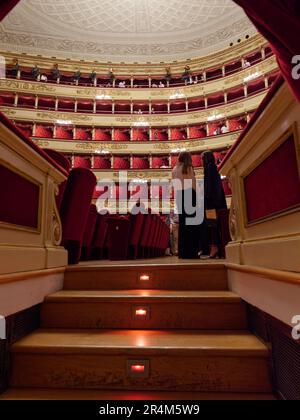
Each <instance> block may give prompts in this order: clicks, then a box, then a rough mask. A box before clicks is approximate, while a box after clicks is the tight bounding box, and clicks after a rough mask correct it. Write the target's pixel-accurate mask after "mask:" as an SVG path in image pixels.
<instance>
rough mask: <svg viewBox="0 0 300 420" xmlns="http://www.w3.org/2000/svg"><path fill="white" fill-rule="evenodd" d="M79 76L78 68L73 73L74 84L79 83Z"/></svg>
mask: <svg viewBox="0 0 300 420" xmlns="http://www.w3.org/2000/svg"><path fill="white" fill-rule="evenodd" d="M80 78H81V71H80V70H79V69H78V70H76V72H75V73H74V83H75V85H76V86H78V85H79V81H80Z"/></svg>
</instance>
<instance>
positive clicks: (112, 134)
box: [111, 127, 115, 141]
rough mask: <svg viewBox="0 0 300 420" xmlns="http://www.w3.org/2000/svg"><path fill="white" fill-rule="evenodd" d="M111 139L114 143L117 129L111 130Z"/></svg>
mask: <svg viewBox="0 0 300 420" xmlns="http://www.w3.org/2000/svg"><path fill="white" fill-rule="evenodd" d="M111 139H112V140H113V141H114V140H115V128H114V127H112V129H111Z"/></svg>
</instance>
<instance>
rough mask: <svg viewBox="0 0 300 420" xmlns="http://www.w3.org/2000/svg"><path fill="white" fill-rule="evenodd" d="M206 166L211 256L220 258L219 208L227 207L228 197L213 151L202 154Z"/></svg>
mask: <svg viewBox="0 0 300 420" xmlns="http://www.w3.org/2000/svg"><path fill="white" fill-rule="evenodd" d="M202 161H203V167H204V207H205V225H206V227H207V229H208V234H209V245H210V255H209V258H212V259H214V258H218V257H219V254H220V232H219V227H218V210H223V209H227V203H226V197H225V193H224V189H223V184H222V180H221V176H220V174H219V172H218V168H217V165H216V161H215V156H214V154H213V153H212V152H211V151H207V152H204V153H203V154H202Z"/></svg>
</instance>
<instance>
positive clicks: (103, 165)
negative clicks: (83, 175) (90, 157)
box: [94, 156, 111, 169]
mask: <svg viewBox="0 0 300 420" xmlns="http://www.w3.org/2000/svg"><path fill="white" fill-rule="evenodd" d="M94 169H111V161H110V158H109V157H103V156H95V157H94Z"/></svg>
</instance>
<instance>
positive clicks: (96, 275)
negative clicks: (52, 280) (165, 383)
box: [64, 266, 228, 291]
mask: <svg viewBox="0 0 300 420" xmlns="http://www.w3.org/2000/svg"><path fill="white" fill-rule="evenodd" d="M144 274H147V275H149V276H150V280H149V281H141V280H140V276H141V275H144ZM64 289H65V290H129V289H148V290H149V289H157V290H212V291H213V290H228V285H227V273H226V270H225V268H223V267H222V266H220V267H218V268H211V269H208V268H207V269H206V268H201V269H199V267H198V268H182V269H180V268H179V269H176V268H170V269H167V270H166V269H162V268H161V269H152V268H149V267H147V268H145V269H143V268H141V269H139V267H133V268H131V267H130V268H128V267H127V268H125V269H117V268H116V269H114V268H110V269H100V270H99V268H98V269H95V270H89V271H67V272H66V274H65V282H64Z"/></svg>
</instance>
